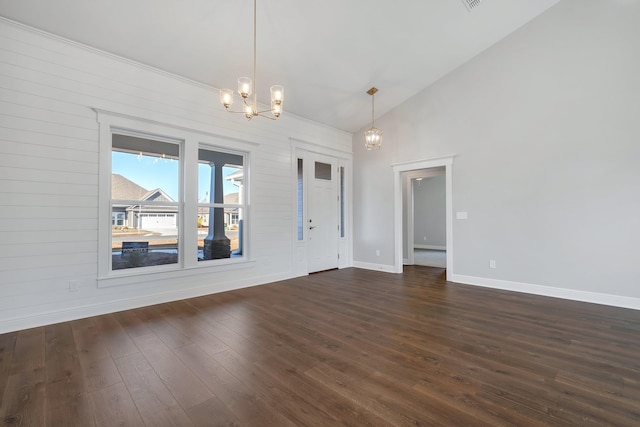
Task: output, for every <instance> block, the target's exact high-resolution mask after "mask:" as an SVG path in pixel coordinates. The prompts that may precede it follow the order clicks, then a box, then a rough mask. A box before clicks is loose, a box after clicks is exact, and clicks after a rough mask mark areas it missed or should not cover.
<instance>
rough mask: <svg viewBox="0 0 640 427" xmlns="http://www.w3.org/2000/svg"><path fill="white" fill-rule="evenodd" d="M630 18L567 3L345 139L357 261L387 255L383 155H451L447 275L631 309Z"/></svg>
mask: <svg viewBox="0 0 640 427" xmlns="http://www.w3.org/2000/svg"><path fill="white" fill-rule="evenodd" d="M638 22H640V2H637V1H623V0H617V1H613V0H612V1H603V0H563V1H561V2H560V3H559V4H558V5H556V6H555V7H553V8H551V9H550V10H548V11H547V12H545V13H544V14H542V15H541V16H540V17H538V18H537V19H535V20H533V21H532V22H530V23H529V24H527V25H526V26H525V27H523V28H521V29H519V30H517V31H516V32H515V33H513V34H512V35H510V36H509V37H507V38H506V39H505V40H503V41H501V42H499V43H498V44H496V45H495V46H493V47H492V48H490V49H488V50H487V51H485V52H483V53H482V54H480V55H479V56H477V57H476V58H474V59H473V60H471V61H470V62H469V63H467V64H465V65H464V66H462V67H460V68H459V69H457V70H456V71H454V72H452V73H450V74H449V75H447V76H445V77H444V78H442V79H441V80H440V81H438V82H437V83H436V84H434V85H432V86H431V87H429V88H427V89H426V90H424V91H422V92H420V93H418V94H417V95H416V96H414V97H413V98H411V99H409V100H408V101H406V102H405V103H403V104H402V105H400V106H399V107H397V108H396V109H395V110H393V111H391V112H390V113H388V114H386V115H385V116H383V117H381V118H379V119H377V120H376V125H377V126H378V127H379V128H381V129H383V131H384V138H383V142H382V149H381V150H380V151H379V152H366V151H365V150H364V149H363V147H362V142H361V135H360V134H356V135H354V138H353V144H354V163H355V169H356V170H355V176H354V195H355V200H354V206H355V208H354V209H355V212H354V217H355V218H356V220H355V223H356V228H355V229H354V231H355V235H354V262H356V263H357V264H362V265H366V264H367V263H375V264H380V265H393V263H394V258H393V253H392V252H393V245H394V240H393V235H392V232H391V231H392V230H391V227H390V226H389V224H391V223H392V222H393V203H391V202H390V201H391V200H392V199H393V188H392V187H393V173H392V167H391V165H392V164H395V163H402V162H408V161H414V160H416V159H430V158H436V157H439V156H445V155H452V154H453V155H455V159H454V163H453V169H452V171H453V210H454V212H455V211H466V212H468V219H467V220H455V219H453V221H454V222H453V227H454V228H453V247H454V254H453V255H454V258H453V278H454V280H457V281H462V282H467V283H474V284H480V285H486V286H495V287H504V288H511V289H518V290H524V291H528V292H534V293H541V294H549V295H556V296H567V297H570V298H576V299H583V300H590V301H599V302H603V303H611V304H614V305H622V306H630V307H635V308H640V300H639V299H638V298H640V287H639V286H638V283H640V267H639V265H640V264H639V260H640V215H639V214H638V212H639V211H640V172H639V171H640V168H639V167H638V162H639V161H640V144H639V143H638V141H640V120H638V117H640V101H639V99H640V97H639V96H638V94H640V79H639V78H638V76H639V75H640V49H638V40H640V25H638ZM381 93H383V91H381ZM368 212H375V213H376V214H375V215H368V214H367V213H368ZM375 248H384V250H383V253H382V254H381V256H380V257H376V256H375V253H373V252H372V249H375ZM489 259H494V260H496V267H497V268H496V269H490V268H489Z"/></svg>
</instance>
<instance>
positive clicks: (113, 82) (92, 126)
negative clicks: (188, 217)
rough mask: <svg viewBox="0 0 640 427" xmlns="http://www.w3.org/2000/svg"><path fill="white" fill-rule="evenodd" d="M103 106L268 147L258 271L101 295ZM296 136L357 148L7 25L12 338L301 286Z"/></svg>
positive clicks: (3, 42)
mask: <svg viewBox="0 0 640 427" xmlns="http://www.w3.org/2000/svg"><path fill="white" fill-rule="evenodd" d="M94 108H95V109H101V110H106V111H111V112H115V113H118V114H123V115H127V116H130V117H136V118H140V119H143V120H152V121H155V122H159V123H164V124H167V125H170V126H174V127H178V128H185V129H192V130H196V131H199V132H204V133H208V134H211V135H219V136H221V137H223V138H232V139H235V140H239V141H247V142H250V143H252V144H257V145H255V149H253V150H252V153H251V159H250V161H251V188H250V191H251V207H250V209H251V226H250V229H251V238H252V240H251V242H250V244H251V259H252V260H253V262H250V263H248V264H244V265H242V266H235V267H233V268H229V267H223V268H217V267H211V268H198V269H197V271H188V272H171V273H166V275H164V276H163V277H162V278H161V279H160V280H154V281H145V280H144V279H143V278H141V279H140V281H139V282H138V283H135V284H133V285H126V286H117V287H110V288H98V286H97V280H96V279H97V270H98V268H97V263H98V200H99V198H98V195H99V184H98V182H99V180H98V175H99V166H100V164H99V161H100V159H99V127H98V122H97V120H96V113H95V111H94V110H93V109H94ZM291 138H295V139H297V140H303V141H308V142H311V143H315V144H322V145H323V146H326V147H330V148H333V149H336V150H340V151H350V150H351V135H350V134H347V133H344V132H341V131H338V130H335V129H331V128H328V127H326V126H323V125H320V124H317V123H315V122H312V121H309V120H306V119H301V118H297V117H294V116H292V115H290V114H285V115H283V116H282V117H281V118H280V120H278V121H277V122H272V121H260V120H256V119H254V120H252V121H251V122H250V123H247V122H246V120H245V119H244V118H243V117H240V116H235V115H233V116H232V115H229V114H228V113H226V112H225V111H224V109H223V108H222V107H221V106H220V105H219V103H218V93H217V91H216V90H214V89H213V88H209V87H206V86H203V85H200V84H197V83H195V82H191V81H188V80H184V79H181V78H179V77H177V76H173V75H170V74H167V73H164V72H161V71H158V70H154V69H152V68H149V67H146V66H144V65H141V64H136V63H132V62H130V61H127V60H124V59H121V58H118V57H115V56H112V55H109V54H106V53H103V52H99V51H95V50H93V49H90V48H87V47H84V46H80V45H77V44H74V43H72V42H69V41H66V40H62V39H59V38H57V37H53V36H50V35H47V34H44V33H41V32H39V31H36V30H33V29H30V28H28V27H24V26H22V25H19V24H16V23H13V22H11V21H7V20H4V19H0V333H1V332H6V331H10V330H17V329H22V328H27V327H31V326H36V325H41V324H47V323H53V322H56V321H61V320H68V319H73V318H79V317H83V316H89V315H94V314H99V313H104V312H109V311H114V310H120V309H124V308H129V307H136V306H140V305H146V304H153V303H158V302H163V301H168V300H173V299H178V298H184V297H189V296H195V295H201V294H205V293H211V292H218V291H222V290H227V289H234V288H238V287H243V286H250V285H256V284H261V283H265V282H269V281H273V280H278V279H283V278H288V277H291V276H292V275H293V273H292V271H293V266H292V265H291V260H292V242H293V240H294V239H295V236H293V235H292V230H293V224H292V221H295V218H293V215H292V212H293V205H292V203H293V194H292V191H291V188H292V181H291V180H292V167H291V161H292V160H291V142H290V141H291ZM70 281H75V282H77V284H78V291H76V292H70V291H69V282H70Z"/></svg>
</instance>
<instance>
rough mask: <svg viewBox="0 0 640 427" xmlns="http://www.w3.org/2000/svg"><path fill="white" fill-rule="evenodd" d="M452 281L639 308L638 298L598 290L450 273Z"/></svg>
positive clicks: (639, 299)
mask: <svg viewBox="0 0 640 427" xmlns="http://www.w3.org/2000/svg"><path fill="white" fill-rule="evenodd" d="M449 280H450V281H452V282H456V283H462V284H465V285H472V286H481V287H485V288H493V289H501V290H505V291H514V292H522V293H526V294H533V295H540V296H545V297H553V298H561V299H566V300H571V301H580V302H588V303H592V304H600V305H608V306H613V307H620V308H630V309H633V310H640V298H633V297H625V296H620V295H611V294H602V293H598V292H588V291H579V290H576V289H566V288H556V287H552V286H544V285H534V284H530V283H521V282H512V281H508V280H499V279H489V278H485V277H475V276H465V275H462V274H452V275H451V279H449Z"/></svg>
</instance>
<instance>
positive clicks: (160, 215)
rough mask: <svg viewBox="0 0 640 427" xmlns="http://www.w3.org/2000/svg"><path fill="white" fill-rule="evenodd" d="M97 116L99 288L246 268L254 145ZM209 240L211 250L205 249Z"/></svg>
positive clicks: (113, 115) (125, 118)
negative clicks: (241, 266) (102, 166)
mask: <svg viewBox="0 0 640 427" xmlns="http://www.w3.org/2000/svg"><path fill="white" fill-rule="evenodd" d="M96 112H97V115H98V122H99V124H100V164H101V165H104V166H106V167H104V168H101V169H100V175H99V176H100V180H99V187H100V193H99V199H98V203H99V214H98V220H99V226H98V287H110V286H119V285H135V284H138V283H149V282H150V281H153V280H156V279H159V280H162V279H165V278H168V277H170V276H171V275H175V274H179V275H183V274H184V275H191V274H201V272H198V270H199V269H200V270H201V269H205V270H206V269H212V270H211V271H213V270H215V269H219V268H221V269H226V268H237V267H236V266H231V265H230V264H236V265H238V267H239V264H242V263H245V262H247V261H249V259H248V255H247V254H248V251H247V247H248V235H249V233H247V232H246V230H247V222H248V219H249V204H248V194H249V192H248V176H249V174H248V172H249V170H248V166H249V153H250V150H251V149H252V148H253V147H255V146H256V145H257V144H255V143H252V142H247V141H239V140H236V139H233V140H231V139H226V138H223V137H219V136H214V135H211V134H208V133H203V132H199V131H196V130H189V129H186V128H184V127H179V126H171V125H164V124H161V123H157V122H153V121H149V120H142V119H137V118H135V117H130V116H126V115H123V114H116V113H111V112H108V111H102V110H96ZM220 172H221V177H220V176H218V173H220ZM219 192H221V193H219ZM210 233H211V239H207V237H208V236H209V234H210ZM225 239H227V240H228V245H227V247H226V249H225V248H222V249H221V248H220V246H221V245H219V244H218V243H219V242H220V241H224V240H225ZM209 240H213V241H215V242H214V244H209V247H207V245H205V241H207V242H208V241H209ZM223 246H224V245H223ZM225 266H227V267H225Z"/></svg>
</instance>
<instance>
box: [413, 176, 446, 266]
mask: <svg viewBox="0 0 640 427" xmlns="http://www.w3.org/2000/svg"><path fill="white" fill-rule="evenodd" d="M403 178H404V179H403V189H404V192H403V197H404V200H403V207H404V215H403V224H404V225H403V234H404V235H403V241H404V244H403V262H404V264H405V265H422V266H426V267H438V268H446V267H447V258H446V250H447V244H446V219H447V213H446V181H445V168H444V167H436V168H430V169H420V170H415V171H408V172H404V173H403Z"/></svg>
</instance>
